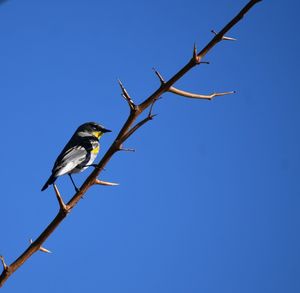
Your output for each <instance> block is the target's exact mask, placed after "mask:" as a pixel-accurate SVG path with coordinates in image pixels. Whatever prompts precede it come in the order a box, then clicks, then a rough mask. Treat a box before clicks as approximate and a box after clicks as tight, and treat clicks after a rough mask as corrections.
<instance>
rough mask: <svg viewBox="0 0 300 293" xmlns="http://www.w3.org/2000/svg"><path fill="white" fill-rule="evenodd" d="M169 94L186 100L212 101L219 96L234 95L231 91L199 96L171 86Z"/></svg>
mask: <svg viewBox="0 0 300 293" xmlns="http://www.w3.org/2000/svg"><path fill="white" fill-rule="evenodd" d="M169 92H171V93H173V94H176V95H179V96H183V97H187V98H192V99H204V100H212V99H213V98H214V97H220V96H225V95H230V94H235V93H236V92H235V91H231V92H223V93H212V94H210V95H201V94H195V93H191V92H187V91H183V90H180V89H177V88H175V87H173V86H171V87H170V88H169Z"/></svg>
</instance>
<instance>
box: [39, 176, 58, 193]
mask: <svg viewBox="0 0 300 293" xmlns="http://www.w3.org/2000/svg"><path fill="white" fill-rule="evenodd" d="M56 178H57V177H55V176H53V174H52V175H51V176H50V177H49V179H48V180H47V182H46V183H45V185H44V186H43V187H42V190H41V191H44V190H45V189H47V188H48V186H49V185H51V184H53V183H54V182H55V180H56Z"/></svg>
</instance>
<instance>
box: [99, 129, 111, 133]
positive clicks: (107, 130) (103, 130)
mask: <svg viewBox="0 0 300 293" xmlns="http://www.w3.org/2000/svg"><path fill="white" fill-rule="evenodd" d="M101 132H103V133H105V132H111V130H109V129H105V128H102V130H101Z"/></svg>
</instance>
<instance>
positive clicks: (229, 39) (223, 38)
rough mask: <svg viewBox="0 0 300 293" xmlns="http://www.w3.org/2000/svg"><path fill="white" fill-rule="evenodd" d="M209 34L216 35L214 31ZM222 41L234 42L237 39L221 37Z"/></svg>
mask: <svg viewBox="0 0 300 293" xmlns="http://www.w3.org/2000/svg"><path fill="white" fill-rule="evenodd" d="M211 32H212V33H213V34H214V35H215V36H216V35H217V34H218V33H217V32H216V31H215V30H211ZM222 40H223V41H236V40H237V39H235V38H231V37H226V36H222Z"/></svg>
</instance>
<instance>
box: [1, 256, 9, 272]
mask: <svg viewBox="0 0 300 293" xmlns="http://www.w3.org/2000/svg"><path fill="white" fill-rule="evenodd" d="M0 260H1V262H2V265H3V269H4V270H5V271H6V270H7V269H8V266H7V264H6V263H5V260H4V257H3V256H2V255H0Z"/></svg>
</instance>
